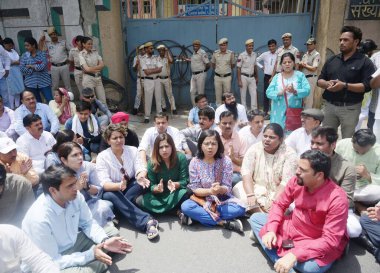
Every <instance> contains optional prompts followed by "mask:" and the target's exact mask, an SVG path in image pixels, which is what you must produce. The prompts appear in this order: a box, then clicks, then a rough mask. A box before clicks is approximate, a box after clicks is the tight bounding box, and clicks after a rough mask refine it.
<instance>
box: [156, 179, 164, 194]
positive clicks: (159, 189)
mask: <svg viewBox="0 0 380 273" xmlns="http://www.w3.org/2000/svg"><path fill="white" fill-rule="evenodd" d="M154 190H155V192H156V193H163V192H164V180H163V179H162V178H161V180H160V183H158V185H156V186H155V187H154Z"/></svg>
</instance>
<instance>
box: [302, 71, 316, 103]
mask: <svg viewBox="0 0 380 273" xmlns="http://www.w3.org/2000/svg"><path fill="white" fill-rule="evenodd" d="M317 80H318V77H309V78H307V81H308V82H309V85H310V94H309V95H308V96H307V97H306V98H304V99H303V104H304V108H305V109H310V108H313V103H314V89H315V87H316V85H317Z"/></svg>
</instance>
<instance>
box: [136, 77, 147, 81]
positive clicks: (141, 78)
mask: <svg viewBox="0 0 380 273" xmlns="http://www.w3.org/2000/svg"><path fill="white" fill-rule="evenodd" d="M137 78H139V79H142V80H143V79H145V77H137Z"/></svg>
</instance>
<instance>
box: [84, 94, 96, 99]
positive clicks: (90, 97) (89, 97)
mask: <svg viewBox="0 0 380 273" xmlns="http://www.w3.org/2000/svg"><path fill="white" fill-rule="evenodd" d="M83 97H84V98H86V99H93V98H95V95H91V96H83Z"/></svg>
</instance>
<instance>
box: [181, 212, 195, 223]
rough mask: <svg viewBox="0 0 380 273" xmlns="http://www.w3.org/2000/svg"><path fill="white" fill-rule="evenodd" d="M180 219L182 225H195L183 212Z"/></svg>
mask: <svg viewBox="0 0 380 273" xmlns="http://www.w3.org/2000/svg"><path fill="white" fill-rule="evenodd" d="M178 217H179V223H180V225H186V226H190V225H191V224H192V223H193V220H191V218H190V217H189V216H187V215H185V214H184V213H183V212H182V211H179V212H178Z"/></svg>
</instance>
